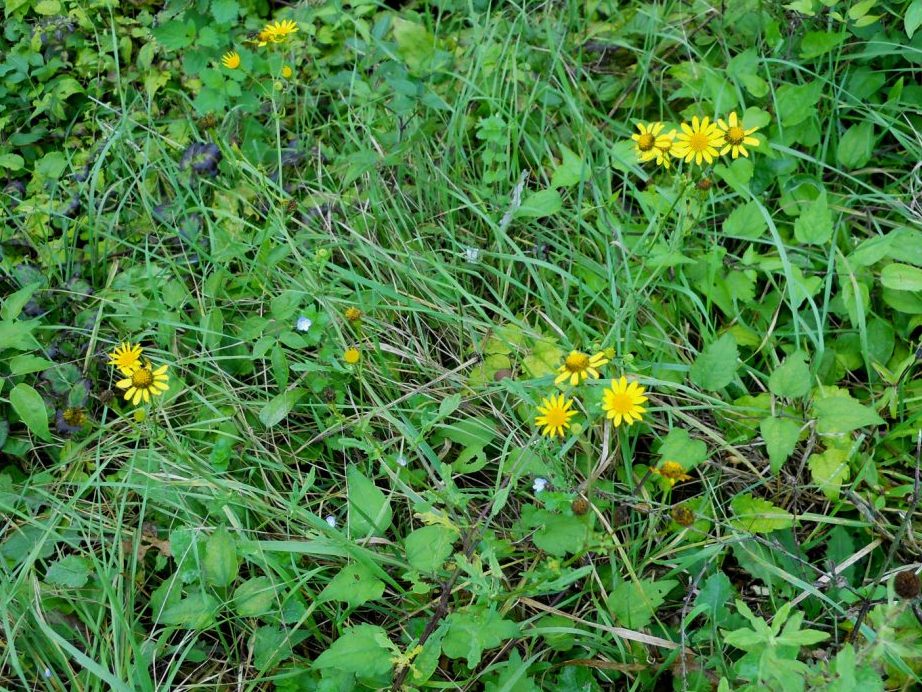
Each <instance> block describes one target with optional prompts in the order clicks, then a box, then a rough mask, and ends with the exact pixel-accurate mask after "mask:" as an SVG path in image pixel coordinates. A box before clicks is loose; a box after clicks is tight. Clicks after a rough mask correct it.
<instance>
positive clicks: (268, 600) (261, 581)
mask: <svg viewBox="0 0 922 692" xmlns="http://www.w3.org/2000/svg"><path fill="white" fill-rule="evenodd" d="M277 602H278V599H277V598H276V590H275V585H274V584H273V583H272V580H271V579H269V577H253V578H251V579H247V580H246V581H245V582H243V583H242V584H241V585H240V586H238V587H237V590H236V591H234V600H233V608H234V612H236V613H237V615H239V616H240V617H242V618H255V617H260V616H261V615H265V614H266V613H269V612H270V611H274V610H276V609H277Z"/></svg>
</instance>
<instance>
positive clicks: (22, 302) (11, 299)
mask: <svg viewBox="0 0 922 692" xmlns="http://www.w3.org/2000/svg"><path fill="white" fill-rule="evenodd" d="M41 286H42V284H41V283H38V282H37V283H31V284H29V285H28V286H23V287H22V288H20V289H19V290H18V291H16V292H15V293H11V294H10V295H8V296H7V297H6V299H5V300H4V301H3V305H2V306H0V317H2V318H3V319H4V320H15V319H16V318H17V317H19V314H20V313H21V312H22V309H23V308H24V307H25V306H26V303H28V302H29V300H30V299H31V298H32V295H33V294H34V293H35V291H36V290H38V289H39V288H41ZM3 345H4V346H6V344H5V343H4V344H3Z"/></svg>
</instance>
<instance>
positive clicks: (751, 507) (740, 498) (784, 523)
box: [730, 493, 794, 533]
mask: <svg viewBox="0 0 922 692" xmlns="http://www.w3.org/2000/svg"><path fill="white" fill-rule="evenodd" d="M730 507H731V509H732V510H733V514H734V517H733V519H732V521H731V523H732V525H733V526H735V527H736V528H738V529H740V530H742V531H748V532H750V533H770V532H772V531H777V530H778V529H787V528H790V527H791V526H793V525H794V516H793V515H792V514H791V513H790V512H786V511H784V510H783V509H781V508H780V507H776V506H775V505H773V504H772V503H771V502H769V501H768V500H763V499H762V498H758V497H753V496H752V495H751V494H750V493H747V494H745V495H737V496H736V497H735V498H733V501H732V502H731V503H730Z"/></svg>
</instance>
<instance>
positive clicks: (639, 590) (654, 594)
mask: <svg viewBox="0 0 922 692" xmlns="http://www.w3.org/2000/svg"><path fill="white" fill-rule="evenodd" d="M678 583H679V582H677V581H674V580H671V579H665V580H658V581H654V580H652V579H640V580H638V581H624V582H621V583H620V584H618V586H616V587H615V588H614V589H613V590H612V592H611V595H610V596H609V597H608V609H609V610H610V611H611V612H612V614H613V615H614V616H615V618H616V619H617V621H618V624H619V625H621V626H622V627H627V628H628V629H632V630H638V629H643V628H644V627H646V626H647V625H649V624H650V622H651V621H652V620H653V614H654V613H656V611H657V609H658V608H659V607H660V606H661V605H662V604H663V602H664V601H665V600H666V594H667V593H669V592H670V591H672V589H674V588H675V587H676V585H677V584H678Z"/></svg>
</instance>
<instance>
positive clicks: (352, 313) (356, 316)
mask: <svg viewBox="0 0 922 692" xmlns="http://www.w3.org/2000/svg"><path fill="white" fill-rule="evenodd" d="M343 317H345V318H346V319H347V320H349V321H350V322H358V321H359V320H360V319H362V311H361V310H359V309H358V308H355V307H353V308H346V310H345V311H344V312H343Z"/></svg>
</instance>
